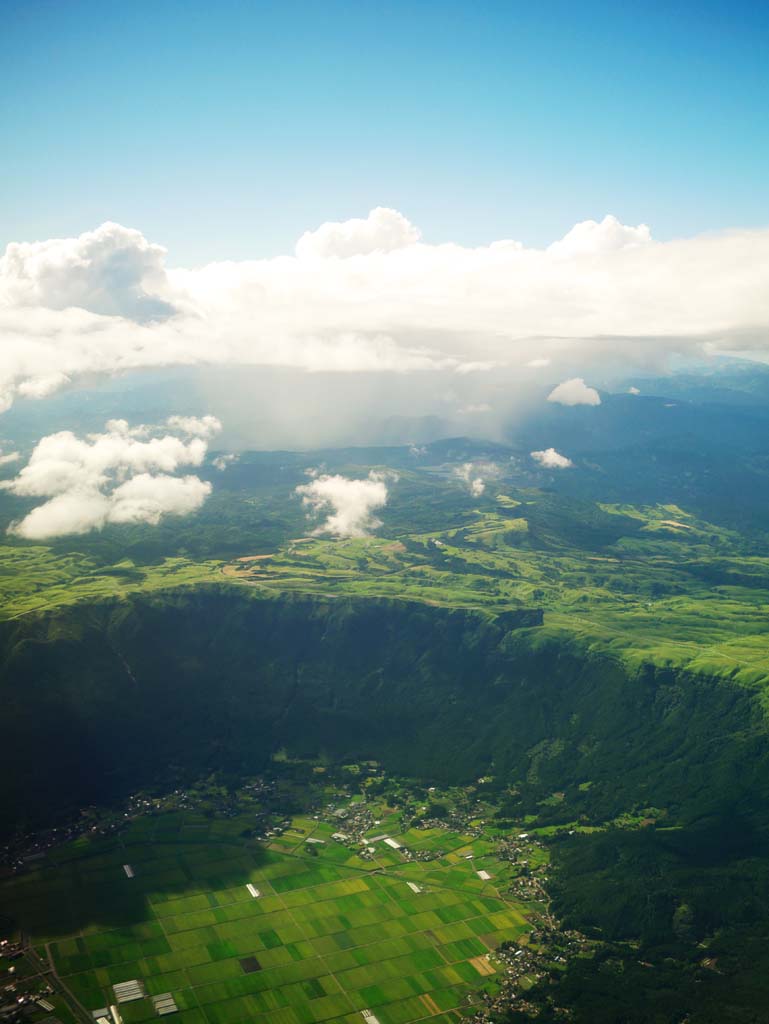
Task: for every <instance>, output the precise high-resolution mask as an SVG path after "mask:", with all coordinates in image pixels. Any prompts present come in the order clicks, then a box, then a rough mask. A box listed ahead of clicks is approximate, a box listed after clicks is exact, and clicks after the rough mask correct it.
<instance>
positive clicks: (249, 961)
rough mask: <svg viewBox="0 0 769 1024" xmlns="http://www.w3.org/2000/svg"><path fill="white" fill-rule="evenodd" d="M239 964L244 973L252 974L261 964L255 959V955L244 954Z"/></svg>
mask: <svg viewBox="0 0 769 1024" xmlns="http://www.w3.org/2000/svg"><path fill="white" fill-rule="evenodd" d="M240 966H241V967H242V968H243V973H244V974H253V973H254V972H255V971H261V969H262V965H261V964H260V963H259V961H258V960H257V959H256V957H255V956H244V957H242V958H241V961H240Z"/></svg>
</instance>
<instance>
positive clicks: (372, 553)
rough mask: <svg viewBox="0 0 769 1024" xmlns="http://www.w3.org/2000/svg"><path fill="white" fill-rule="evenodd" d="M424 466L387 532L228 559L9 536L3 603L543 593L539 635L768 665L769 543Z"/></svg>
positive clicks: (726, 665) (743, 672)
mask: <svg viewBox="0 0 769 1024" xmlns="http://www.w3.org/2000/svg"><path fill="white" fill-rule="evenodd" d="M412 476H415V474H412ZM424 476H425V478H426V479H420V480H419V486H417V485H416V483H415V482H414V480H408V481H406V483H407V485H408V486H407V488H406V491H405V492H404V493H405V494H406V496H407V498H408V500H407V501H404V507H403V508H399V509H398V511H397V513H396V514H393V515H392V516H391V517H390V519H389V520H388V522H387V523H386V524H385V527H384V529H383V530H382V531H381V533H382V534H384V535H382V536H366V537H360V538H353V539H344V540H339V539H333V538H327V537H325V538H324V537H322V536H314V535H312V534H310V535H308V536H304V537H299V538H297V539H295V540H292V541H286V542H285V543H283V544H280V545H279V546H278V547H277V548H273V549H272V552H266V553H265V551H264V545H263V544H262V543H261V540H260V537H259V534H258V532H257V533H256V534H254V535H246V534H243V535H242V536H241V541H240V549H239V551H240V553H239V555H238V557H237V558H234V559H232V560H231V561H226V560H222V559H215V558H210V559H203V560H199V559H198V560H196V559H194V558H191V557H185V556H183V555H175V556H174V557H167V558H164V559H161V560H156V561H154V562H150V563H148V564H138V563H137V564H135V563H134V562H132V561H130V560H128V559H124V560H123V561H120V562H118V563H116V564H111V565H105V564H103V562H102V561H100V559H99V558H98V557H97V556H96V554H95V553H94V552H91V553H88V551H89V545H88V542H87V541H83V542H82V544H81V546H82V548H83V551H85V552H86V553H75V552H64V553H61V552H60V551H59V550H58V549H57V551H56V552H54V550H52V549H49V548H46V547H44V546H42V545H18V544H17V545H9V546H7V547H5V548H3V549H1V550H0V561H1V562H2V569H0V607H1V608H2V612H1V613H0V614H1V615H2V617H3V618H14V617H18V616H22V615H25V614H27V613H30V612H39V611H46V610H49V609H51V608H56V607H61V606H64V605H72V604H75V603H79V602H93V601H99V600H104V599H120V598H122V597H125V596H126V595H129V594H133V593H138V592H148V591H163V590H170V589H172V588H180V587H189V586H198V585H202V584H210V583H218V584H221V585H227V584H230V585H235V586H243V585H245V586H247V587H249V588H251V590H252V592H253V593H254V596H259V595H260V594H273V595H274V594H282V593H300V594H314V595H318V596H323V597H336V596H350V597H361V598H366V597H377V598H393V599H406V600H412V601H422V602H426V603H429V604H434V605H439V606H443V607H450V608H470V609H478V610H482V611H487V612H488V613H490V614H493V615H497V614H499V613H502V612H506V611H510V610H515V609H520V608H533V607H536V608H542V609H543V610H544V613H545V626H544V629H542V630H541V631H540V633H541V636H542V638H543V639H544V638H566V639H571V640H576V641H578V642H579V643H580V644H581V645H583V646H584V647H585V648H586V649H592V648H595V649H597V650H601V651H603V652H604V653H613V654H615V655H616V656H617V657H618V658H619V659H620V660H622V661H623V662H624V663H625V664H626V665H628V666H630V667H631V668H633V669H635V668H638V667H639V665H641V664H642V663H644V662H651V663H653V664H655V665H657V666H671V667H678V668H681V667H686V668H689V669H691V670H693V671H698V672H702V673H704V674H707V675H710V676H724V677H729V678H733V679H735V680H736V681H737V682H739V683H740V684H744V685H757V684H761V683H763V682H764V681H765V680H766V678H767V675H768V674H769V644H768V643H767V634H768V633H769V616H768V615H767V612H768V611H769V557H766V556H765V555H764V554H763V553H762V550H763V549H762V547H761V545H760V544H757V543H755V542H753V543H750V542H748V541H747V540H746V539H745V538H744V537H742V536H741V535H739V534H737V533H735V532H733V531H731V530H728V529H726V528H724V527H721V526H717V525H714V524H712V523H709V522H707V521H705V520H703V519H701V518H699V517H697V516H695V515H693V514H691V513H689V512H687V511H686V510H684V509H681V508H679V507H677V506H675V505H656V506H644V507H635V506H629V505H610V504H599V503H585V502H576V501H571V500H569V499H565V498H556V497H554V496H553V495H551V494H548V493H546V492H542V491H537V490H534V489H526V490H519V491H515V490H513V489H510V488H508V490H510V493H498V494H496V495H493V496H491V497H489V498H488V499H484V501H483V502H481V503H479V505H478V507H477V508H468V507H461V508H460V509H459V510H457V509H453V511H452V510H450V507H449V504H448V498H447V492H450V489H451V486H452V485H450V484H448V483H447V482H446V481H445V480H442V479H439V478H438V479H431V478H430V475H429V474H424ZM409 488H410V490H409ZM420 488H421V490H420ZM420 495H421V496H424V504H425V507H426V508H427V509H428V510H429V516H428V518H430V519H431V520H433V521H434V522H438V523H439V522H441V521H442V522H443V523H444V524H447V525H445V526H444V528H442V529H432V530H430V531H429V532H416V531H415V530H414V524H415V523H418V522H419V521H420V520H421V519H424V518H425V514H426V513H425V509H424V508H423V509H422V511H421V513H418V512H417V511H416V509H415V507H414V506H415V505H417V504H418V499H419V496H420ZM436 495H437V497H436ZM449 496H450V494H449ZM290 511H291V512H292V514H293V513H294V512H295V510H293V508H292V509H291V510H290ZM287 514H288V513H287ZM255 551H258V552H260V554H259V555H258V557H256V556H254V552H255ZM249 559H250V560H249Z"/></svg>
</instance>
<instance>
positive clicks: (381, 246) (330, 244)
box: [296, 206, 420, 259]
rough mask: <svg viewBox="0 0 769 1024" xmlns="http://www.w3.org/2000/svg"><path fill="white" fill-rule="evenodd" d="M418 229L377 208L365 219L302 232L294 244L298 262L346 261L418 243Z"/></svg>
mask: <svg viewBox="0 0 769 1024" xmlns="http://www.w3.org/2000/svg"><path fill="white" fill-rule="evenodd" d="M419 238H420V232H419V229H418V228H415V227H414V225H413V224H412V223H411V222H410V221H408V220H407V219H406V218H405V217H404V216H403V214H402V213H399V212H398V211H397V210H390V209H388V208H387V207H384V206H377V208H376V209H375V210H372V211H371V212H370V213H369V215H368V217H366V218H365V219H364V218H359V217H355V218H353V219H352V220H346V221H342V222H340V223H328V224H322V225H321V226H320V227H319V228H318V230H317V231H306V232H305V233H304V234H303V235H302V237H301V238H300V239H299V241H298V242H297V243H296V255H297V256H298V257H299V259H348V258H349V257H350V256H368V255H369V254H370V253H375V252H392V251H393V250H394V249H402V248H404V247H405V246H407V245H414V244H415V243H416V242H418V241H419Z"/></svg>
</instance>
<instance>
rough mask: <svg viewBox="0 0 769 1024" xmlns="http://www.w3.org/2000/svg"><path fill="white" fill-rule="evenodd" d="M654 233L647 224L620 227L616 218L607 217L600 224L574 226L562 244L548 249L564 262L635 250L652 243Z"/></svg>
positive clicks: (560, 242) (553, 245)
mask: <svg viewBox="0 0 769 1024" xmlns="http://www.w3.org/2000/svg"><path fill="white" fill-rule="evenodd" d="M651 240H652V236H651V231H650V230H649V228H648V227H647V226H646V224H639V225H638V227H629V226H628V225H627V224H621V223H620V222H619V221H618V220H617V218H616V217H613V216H612V215H611V214H608V215H607V216H606V217H604V219H603V220H602V221H600V223H599V222H598V221H595V220H583V221H582V222H581V223H580V224H575V225H574V227H573V228H572V229H571V231H569V232H568V233H567V234H566V235H564V237H563V238H562V239H560V241H558V242H553V244H552V245H550V246H548V249H547V251H548V253H549V254H550V255H551V256H557V257H559V258H561V259H569V258H570V257H573V256H591V255H599V254H601V253H607V252H608V253H611V252H618V251H619V250H620V249H635V248H637V247H638V246H641V245H648V244H649V242H651Z"/></svg>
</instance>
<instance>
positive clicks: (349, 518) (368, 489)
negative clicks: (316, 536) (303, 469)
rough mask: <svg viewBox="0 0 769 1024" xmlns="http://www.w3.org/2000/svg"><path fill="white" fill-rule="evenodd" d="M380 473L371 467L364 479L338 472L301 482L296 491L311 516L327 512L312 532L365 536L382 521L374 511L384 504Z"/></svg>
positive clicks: (384, 478) (384, 493)
mask: <svg viewBox="0 0 769 1024" xmlns="http://www.w3.org/2000/svg"><path fill="white" fill-rule="evenodd" d="M386 479H387V478H386V476H385V475H384V474H383V473H377V472H376V471H375V470H372V471H371V472H370V473H369V475H368V477H367V478H366V479H365V480H351V479H349V478H348V477H344V476H340V475H339V474H334V475H333V476H332V475H329V474H322V475H319V476H315V477H314V478H313V479H312V480H311V481H310V482H309V483H307V484H301V485H300V486H299V487H297V488H296V493H297V494H299V495H301V498H302V503H303V505H304V506H305V508H306V509H307V510H308V514H309V515H310V516H318V515H323V514H326V513H328V515H327V518H326V519H325V521H324V522H323V523H321V524H320V526H318V527H317V528H316V529H315V530H314V532H315V533H330V534H332V536H334V537H365V536H367V535H368V534H369V533H371V531H372V530H375V529H376V528H377V527H378V526H381V525H382V523H381V521H380V520H379V519H377V518H376V516H375V515H374V511H375V510H376V509H378V508H382V507H383V506H384V505H386V504H387V483H386Z"/></svg>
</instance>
